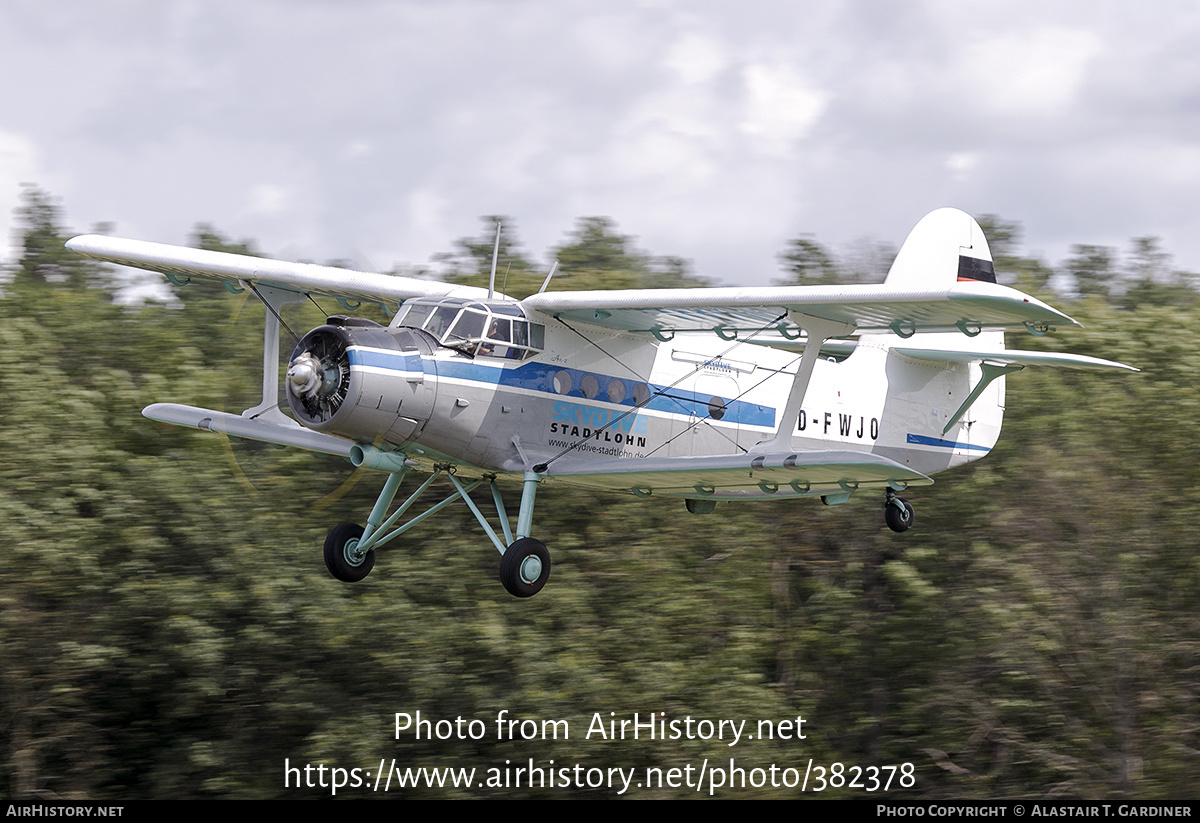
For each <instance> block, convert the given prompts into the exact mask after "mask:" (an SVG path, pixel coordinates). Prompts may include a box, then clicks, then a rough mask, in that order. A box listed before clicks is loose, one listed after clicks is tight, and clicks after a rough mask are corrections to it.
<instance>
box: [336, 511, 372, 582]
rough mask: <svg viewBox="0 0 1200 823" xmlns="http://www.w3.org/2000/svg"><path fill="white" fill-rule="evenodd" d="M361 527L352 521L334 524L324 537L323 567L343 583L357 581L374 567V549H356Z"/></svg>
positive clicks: (360, 536)
mask: <svg viewBox="0 0 1200 823" xmlns="http://www.w3.org/2000/svg"><path fill="white" fill-rule="evenodd" d="M362 536H363V527H362V526H359V525H356V524H354V523H343V524H341V525H340V526H334V527H333V529H331V530H330V532H329V534H328V536H326V538H325V567H326V568H327V569H329V573H330V574H332V575H333V576H334V577H336V578H337V579H338V580H341V581H342V582H343V583H357V582H358V581H360V580H362V579H363V578H364V577H366V576H367V575H368V574H370V573H371V569H373V568H375V551H374V549H372V550H371V551H368V552H360V551H359V550H358V542H359V540H361V539H362Z"/></svg>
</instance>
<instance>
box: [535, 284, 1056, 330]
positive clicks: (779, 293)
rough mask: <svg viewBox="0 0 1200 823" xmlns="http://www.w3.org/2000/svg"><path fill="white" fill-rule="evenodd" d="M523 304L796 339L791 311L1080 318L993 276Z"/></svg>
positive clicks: (884, 322)
mask: <svg viewBox="0 0 1200 823" xmlns="http://www.w3.org/2000/svg"><path fill="white" fill-rule="evenodd" d="M522 305H524V306H526V307H527V308H531V309H534V310H536V311H540V312H544V313H547V314H551V315H555V316H557V317H560V318H564V319H571V320H578V321H580V322H583V323H590V324H593V325H598V326H606V327H608V328H613V329H622V330H625V331H634V332H644V333H647V334H653V335H655V336H658V337H660V338H665V337H666V336H668V335H670V334H672V333H674V332H680V331H715V332H717V333H718V334H721V335H723V336H724V337H726V338H728V339H733V337H734V335H735V334H737V335H749V334H761V333H762V332H764V331H766V332H777V333H779V334H782V335H784V336H785V337H788V338H792V339H794V338H795V337H796V329H797V326H798V325H799V324H798V322H797V319H795V318H796V316H797V315H802V316H806V317H815V318H820V319H822V320H827V321H832V322H834V323H840V324H845V325H846V326H849V327H852V328H854V329H857V330H859V331H888V330H891V331H894V332H896V333H898V334H901V335H903V336H905V337H907V336H908V335H910V334H912V333H913V332H917V331H951V330H953V329H956V328H957V329H959V330H962V331H968V332H970V333H975V332H976V331H977V330H979V329H1011V328H1020V327H1022V326H1025V327H1038V328H1044V327H1047V326H1051V325H1055V324H1067V325H1076V326H1077V325H1079V324H1078V323H1077V322H1076V321H1075V320H1073V319H1072V318H1071V317H1069V316H1067V315H1066V314H1063V313H1062V312H1060V311H1058V310H1057V309H1055V308H1052V307H1051V306H1048V305H1047V304H1045V303H1043V302H1042V301H1041V300H1038V299H1037V298H1036V297H1031V296H1029V295H1027V294H1025V293H1023V292H1020V291H1017V290H1016V289H1011V288H1009V287H1007V286H1000V285H997V284H995V283H984V282H978V281H970V282H956V283H953V284H949V285H947V286H945V287H943V288H923V289H914V288H909V287H903V286H895V285H892V286H889V285H887V284H883V285H876V286H870V285H851V286H772V287H765V288H714V289H642V290H627V291H575V292H543V293H541V294H535V295H533V296H531V297H527V298H525V300H523V301H522Z"/></svg>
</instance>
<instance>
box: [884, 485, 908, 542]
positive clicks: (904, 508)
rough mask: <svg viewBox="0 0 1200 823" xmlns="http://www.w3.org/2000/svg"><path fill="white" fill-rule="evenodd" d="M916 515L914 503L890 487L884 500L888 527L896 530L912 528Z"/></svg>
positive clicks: (901, 530) (902, 530)
mask: <svg viewBox="0 0 1200 823" xmlns="http://www.w3.org/2000/svg"><path fill="white" fill-rule="evenodd" d="M914 517H915V513H914V511H913V507H912V504H911V503H909V502H908V501H907V500H905V499H904V498H903V497H897V496H896V493H895V492H894V491H892V490H891V489H888V490H887V493H886V496H885V497H884V501H883V519H884V520H886V521H887V525H888V528H889V529H891V530H892V531H894V532H906V531H908V530H909V529H910V528H912V524H913V520H914Z"/></svg>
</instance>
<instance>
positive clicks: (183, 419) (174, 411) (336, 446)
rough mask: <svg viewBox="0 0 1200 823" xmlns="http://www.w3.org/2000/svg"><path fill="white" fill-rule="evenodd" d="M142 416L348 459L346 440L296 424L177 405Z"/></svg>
mask: <svg viewBox="0 0 1200 823" xmlns="http://www.w3.org/2000/svg"><path fill="white" fill-rule="evenodd" d="M142 416H143V417H149V418H150V419H151V420H158V421H160V422H162V423H174V424H175V425H176V426H188V427H190V428H193V429H203V430H204V431H213V432H220V433H221V434H225V435H228V436H230V437H242V438H245V439H246V440H259V441H261V442H263V443H274V444H275V445H277V446H295V447H296V448H299V449H306V450H307V451H314V452H320V453H322V454H332V455H336V456H338V457H345V458H347V459H349V457H350V448H351V447H352V446H353V445H354V444H353V443H352V442H350V441H349V440H343V439H342V438H340V437H332V436H330V435H328V434H321V433H320V432H315V431H309V430H308V429H306V428H303V427H302V426H300V424H299V423H294V424H293V425H291V426H285V425H280V424H278V423H270V422H266V421H262V420H255V419H253V418H248V417H241V416H239V415H236V414H229V413H228V412H219V411H213V410H212V409H201V408H198V407H196V406H184V405H181V404H179V403H154V404H153V405H150V406H147V407H146V408H144V409H142Z"/></svg>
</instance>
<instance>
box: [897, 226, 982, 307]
mask: <svg viewBox="0 0 1200 823" xmlns="http://www.w3.org/2000/svg"><path fill="white" fill-rule="evenodd" d="M959 280H980V281H983V282H985V283H995V282H996V271H995V269H994V268H993V267H992V252H991V250H990V249H989V248H988V244H987V238H985V237H984V236H983V229H981V228H979V224H978V223H976V222H975V218H973V217H971V215H969V214H967V213H966V212H964V211H959V210H958V209H938V210H937V211H932V212H930V213H929V214H927V215H925V217H924V218H922V220H921V222H920V223H917V225H916V227H915V228H914V229H913V230H912V231H911V232H909V235H908V239H907V240H905V241H904V245H903V246H901V247H900V253H899V254H898V255H896V260H895V261H894V262H893V263H892V268H891V270H890V271H888V276H887V280H886V282H887V284H888V285H889V286H905V287H908V288H922V287H938V286H943V287H944V286H949V285H951V284H953V283H955V282H956V281H959Z"/></svg>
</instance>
